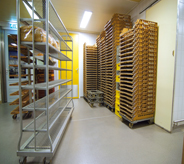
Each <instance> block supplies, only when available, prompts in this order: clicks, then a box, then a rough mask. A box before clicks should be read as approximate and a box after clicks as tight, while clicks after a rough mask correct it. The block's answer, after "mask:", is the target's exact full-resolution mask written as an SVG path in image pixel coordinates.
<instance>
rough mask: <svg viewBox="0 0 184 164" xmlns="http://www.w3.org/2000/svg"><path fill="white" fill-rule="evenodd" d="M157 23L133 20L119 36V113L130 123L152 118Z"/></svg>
mask: <svg viewBox="0 0 184 164" xmlns="http://www.w3.org/2000/svg"><path fill="white" fill-rule="evenodd" d="M157 31H158V27H157V23H155V22H151V21H146V20H141V19H140V20H137V21H136V23H135V26H134V27H133V29H131V30H129V31H127V32H124V33H122V34H121V35H120V112H119V113H120V115H121V116H123V118H125V117H126V119H127V120H129V122H130V124H129V126H130V127H132V126H133V124H134V123H136V122H138V121H139V122H140V121H141V120H142V121H144V120H145V119H148V120H149V119H153V117H154V113H155V94H156V72H157Z"/></svg>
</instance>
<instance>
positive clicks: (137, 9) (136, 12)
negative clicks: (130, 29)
mask: <svg viewBox="0 0 184 164" xmlns="http://www.w3.org/2000/svg"><path fill="white" fill-rule="evenodd" d="M154 1H155V0H142V1H141V2H140V3H139V4H138V5H137V6H136V7H135V8H133V9H132V10H131V11H130V12H129V13H127V14H129V15H131V19H132V23H133V24H134V23H135V22H136V20H137V19H146V11H144V12H143V13H141V14H139V13H140V12H141V11H143V10H144V9H145V8H146V7H148V6H149V5H150V4H152V3H153V2H154Z"/></svg>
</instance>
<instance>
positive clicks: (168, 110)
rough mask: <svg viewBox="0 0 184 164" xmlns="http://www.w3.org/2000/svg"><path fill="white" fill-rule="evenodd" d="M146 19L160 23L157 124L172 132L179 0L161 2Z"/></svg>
mask: <svg viewBox="0 0 184 164" xmlns="http://www.w3.org/2000/svg"><path fill="white" fill-rule="evenodd" d="M146 19H147V20H150V21H154V22H157V23H158V57H157V88H156V113H155V123H156V124H157V125H159V126H161V127H163V128H164V129H166V130H168V131H171V128H172V127H171V123H172V105H173V102H172V100H173V84H174V63H175V56H173V51H174V50H175V47H176V20H177V0H161V1H160V2H158V3H157V4H156V5H154V6H153V7H152V8H150V9H148V10H147V11H146Z"/></svg>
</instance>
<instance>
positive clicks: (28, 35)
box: [20, 26, 52, 44]
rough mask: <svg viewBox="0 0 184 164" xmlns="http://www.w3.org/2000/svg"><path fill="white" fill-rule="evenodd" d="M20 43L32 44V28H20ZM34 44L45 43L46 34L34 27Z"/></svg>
mask: <svg viewBox="0 0 184 164" xmlns="http://www.w3.org/2000/svg"><path fill="white" fill-rule="evenodd" d="M20 32H21V41H25V42H32V35H33V28H32V26H22V27H21V28H20ZM34 33H35V36H34V37H35V38H34V41H35V42H46V32H45V31H44V30H43V29H42V28H39V27H36V26H34ZM51 40H52V39H51V35H49V43H50V44H51V42H52V41H51Z"/></svg>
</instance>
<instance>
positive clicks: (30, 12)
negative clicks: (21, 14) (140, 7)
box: [23, 1, 39, 19]
mask: <svg viewBox="0 0 184 164" xmlns="http://www.w3.org/2000/svg"><path fill="white" fill-rule="evenodd" d="M23 3H24V5H25V7H26V9H27V11H28V13H29V15H30V16H31V18H32V9H31V8H30V7H29V6H28V5H27V4H26V3H25V2H24V1H23ZM28 3H29V4H30V5H31V6H32V2H28ZM34 9H35V8H34ZM34 19H39V17H38V16H37V15H36V14H35V13H34Z"/></svg>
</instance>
